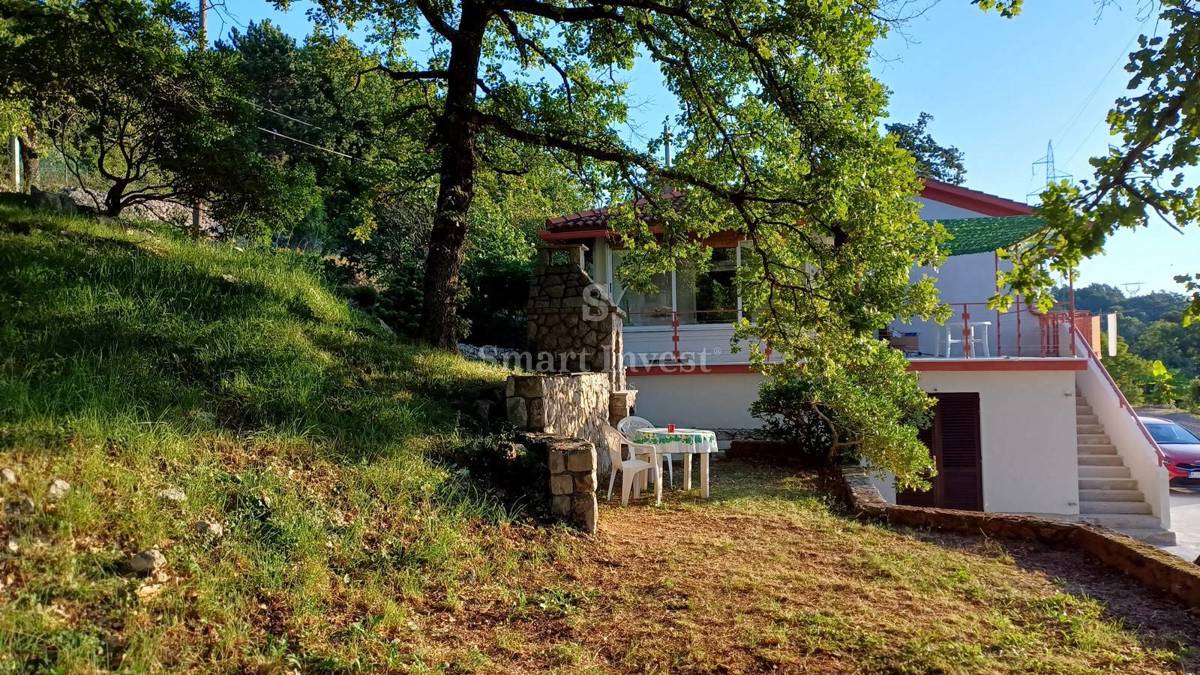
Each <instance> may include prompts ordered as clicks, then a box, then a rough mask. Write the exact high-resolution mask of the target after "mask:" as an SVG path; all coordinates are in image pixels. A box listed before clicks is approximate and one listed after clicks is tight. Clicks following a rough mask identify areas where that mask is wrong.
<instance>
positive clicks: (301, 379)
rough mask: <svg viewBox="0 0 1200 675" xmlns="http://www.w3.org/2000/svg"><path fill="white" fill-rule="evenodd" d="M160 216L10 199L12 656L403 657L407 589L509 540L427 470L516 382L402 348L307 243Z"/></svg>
mask: <svg viewBox="0 0 1200 675" xmlns="http://www.w3.org/2000/svg"><path fill="white" fill-rule="evenodd" d="M148 228H149V226H133V225H127V224H124V223H120V224H104V223H100V222H96V221H88V220H84V219H75V218H66V217H52V216H47V215H41V214H34V213H31V212H28V211H24V210H21V209H18V208H15V207H13V206H0V468H2V469H3V470H4V471H3V480H2V481H0V496H2V497H3V499H4V503H5V506H6V508H5V512H4V519H3V520H0V546H5V545H7V546H8V549H7V552H0V664H5V665H0V671H5V672H7V671H8V668H11V667H13V666H16V667H17V669H18V670H38V669H43V668H44V669H49V670H54V671H76V672H78V671H95V670H98V669H118V668H119V669H122V670H134V671H145V670H153V669H156V668H162V667H166V668H168V669H174V668H187V669H200V670H209V669H220V670H227V671H246V670H259V669H263V670H279V669H283V668H285V666H286V669H288V670H290V669H293V668H298V669H300V670H307V669H309V668H312V667H322V668H334V669H337V668H342V669H345V668H351V667H353V666H354V664H356V663H357V664H362V663H368V662H370V663H376V664H386V663H388V661H387V658H385V655H386V653H387V650H388V649H389V646H390V645H393V643H392V642H391V640H392V639H393V638H394V637H395V635H396V634H397V631H407V630H408V629H407V628H404V626H407V625H408V624H409V623H410V622H411V619H410V618H409V617H408V616H407V615H406V614H405V610H403V609H402V607H401V604H399V603H401V601H402V599H404V598H408V599H410V600H411V599H420V598H423V597H428V599H429V601H431V602H435V603H436V602H443V601H445V599H446V598H447V597H453V596H454V595H456V594H457V593H459V590H458V589H459V588H460V586H461V584H462V583H464V580H466V579H474V578H476V577H477V575H478V573H479V569H481V568H490V567H491V566H492V565H497V564H504V563H503V561H504V560H506V559H507V558H506V556H508V555H510V553H509V552H508V548H506V547H500V548H498V549H495V550H493V549H492V548H490V547H489V546H488V544H487V542H488V541H489V538H492V537H498V536H500V535H499V534H498V533H499V530H497V529H495V528H491V527H480V526H481V525H483V524H487V523H500V522H503V521H505V520H506V518H507V516H506V515H505V513H504V512H503V510H501V509H499V507H497V506H495V505H494V504H493V503H492V502H490V501H488V500H486V499H484V498H481V497H474V496H470V495H471V491H470V490H468V489H467V485H466V483H465V482H464V480H463V479H462V477H461V476H459V475H458V474H457V473H455V472H450V471H447V470H446V469H443V468H439V465H438V464H437V463H435V462H433V461H431V460H430V457H431V455H433V454H436V453H438V452H441V451H443V450H445V449H448V448H453V447H456V446H458V445H461V444H462V443H464V442H466V441H467V440H469V435H470V434H471V433H472V432H471V431H470V430H469V429H465V428H464V427H462V426H461V425H460V424H459V418H460V413H459V412H458V409H457V408H458V406H457V404H458V402H459V401H470V400H472V397H474V396H475V395H476V392H477V391H479V390H480V388H482V387H488V386H494V385H496V384H497V383H498V382H500V381H501V379H502V376H503V374H502V373H501V372H500V371H498V370H495V369H493V368H489V367H486V366H483V365H480V364H478V363H474V362H468V361H466V360H464V359H462V358H459V357H456V356H453V355H450V354H446V353H441V352H435V351H430V350H427V349H424V348H419V347H415V346H412V345H409V344H406V343H403V342H399V341H397V339H396V338H395V337H393V336H392V335H391V334H390V333H389V332H387V331H386V330H384V329H383V328H382V327H380V326H379V324H378V322H377V321H375V320H374V319H372V318H369V317H367V316H365V315H363V314H360V313H359V312H357V311H355V310H353V309H351V308H350V307H348V306H347V305H346V303H345V302H343V301H342V300H341V299H340V298H339V297H337V295H335V294H334V293H333V292H332V290H331V287H330V286H329V285H328V284H327V283H326V282H325V281H324V280H323V279H322V276H321V265H320V262H319V261H318V260H316V259H313V258H306V257H300V256H298V255H296V254H293V253H289V252H284V251H270V250H246V251H242V250H238V249H237V248H235V247H234V246H232V245H228V244H212V243H194V242H191V241H189V240H186V239H182V238H179V237H177V236H175V235H173V234H171V233H170V232H169V231H167V230H155V229H148ZM55 481H59V482H55ZM148 549H157V550H158V551H159V553H160V554H161V555H162V560H160V561H158V562H161V563H163V564H162V565H161V567H159V568H158V569H156V570H155V571H154V572H153V573H152V574H151V575H150V576H143V575H139V574H136V573H134V571H132V570H131V569H130V568H129V567H128V564H129V562H128V561H129V560H130V558H131V556H132V555H134V554H137V553H140V552H143V551H146V550H148ZM517 554H518V552H516V551H514V552H512V553H511V555H514V556H515V555H517ZM146 560H147V561H148V562H150V563H154V562H156V559H155V558H154V557H153V555H152V554H148V557H147V558H146ZM361 616H371V617H375V619H374V620H375V621H377V622H379V623H381V624H382V625H383V628H381V629H378V630H376V631H373V632H372V633H371V634H370V635H369V636H367V635H362V636H359V637H356V638H351V633H346V631H353V630H355V629H354V627H353V626H351V625H350V624H351V623H353V621H355V620H357V619H354V618H350V617H361ZM388 626H392V628H388ZM301 637H302V638H303V639H302V642H303V646H302V647H300V646H297V645H298V643H297V642H296V641H297V640H301ZM289 643H290V644H292V647H287V645H288V644H289ZM335 645H336V646H335ZM289 654H290V655H291V656H289V657H288V658H289V659H295V658H301V659H302V660H301V661H300V662H292V661H289V662H284V661H282V660H281V659H282V658H283V656H285V655H289ZM296 654H300V656H299V657H297V656H296Z"/></svg>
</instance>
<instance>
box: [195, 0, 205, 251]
mask: <svg viewBox="0 0 1200 675" xmlns="http://www.w3.org/2000/svg"><path fill="white" fill-rule="evenodd" d="M199 38H200V51H204V49H205V48H206V47H207V46H208V0H200V35H199ZM192 238H193V239H199V238H200V200H199V199H197V200H196V201H194V202H192Z"/></svg>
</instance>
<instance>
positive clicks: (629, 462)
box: [607, 434, 662, 506]
mask: <svg viewBox="0 0 1200 675" xmlns="http://www.w3.org/2000/svg"><path fill="white" fill-rule="evenodd" d="M618 436H622V438H623V437H624V435H623V434H618ZM636 445H637V444H634V443H630V444H629V451H630V454H635V453H636V450H635V446H636ZM623 455H624V453H623V452H621V444H620V443H609V444H608V458H609V460H610V462H611V463H612V468H610V469H609V470H608V497H607V499H612V493H613V484H614V483H615V482H616V480H617V472H618V471H620V472H621V506H629V493H630V492H634V494H635V496H641V492H642V490H641V483H640V482H639V481H638V478H639V476H640V474H641V473H642V472H643V471H648V472H650V473H651V474H652V475H653V476H654V500H655V503H660V502H662V468H661V467H657V466H654V465H653V464H651V463H650V462H647V461H646V460H644V459H637V458H636V457H631V458H630V459H625V458H624V456H623Z"/></svg>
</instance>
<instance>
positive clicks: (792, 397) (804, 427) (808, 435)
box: [750, 378, 836, 465]
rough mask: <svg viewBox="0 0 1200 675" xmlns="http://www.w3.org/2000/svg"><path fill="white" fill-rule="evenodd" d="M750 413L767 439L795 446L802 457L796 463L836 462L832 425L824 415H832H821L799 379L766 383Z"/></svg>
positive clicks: (806, 385)
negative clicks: (758, 421)
mask: <svg viewBox="0 0 1200 675" xmlns="http://www.w3.org/2000/svg"><path fill="white" fill-rule="evenodd" d="M750 414H752V415H754V416H755V417H757V418H758V419H760V420H762V421H763V425H764V426H763V430H764V431H765V432H766V433H767V435H768V436H770V437H771V438H774V439H778V440H782V441H788V442H789V443H791V444H793V445H794V446H795V447H796V449H797V452H798V453H799V454H800V455H801V456H800V457H797V458H796V460H797V461H799V462H802V463H804V464H818V465H823V464H830V463H832V462H833V461H834V460H835V459H836V457H835V456H834V455H833V435H832V434H831V433H830V427H829V423H828V422H827V421H826V419H823V418H822V416H821V415H822V414H825V415H826V416H827V417H828V415H830V414H833V413H829V412H826V411H820V412H818V410H817V407H816V405H815V404H814V403H813V401H812V387H811V386H810V385H809V384H808V383H807V382H805V381H803V380H800V379H796V378H775V379H769V380H767V381H765V382H763V384H762V386H761V387H760V388H759V390H758V400H756V401H755V402H754V403H753V404H752V405H751V406H750Z"/></svg>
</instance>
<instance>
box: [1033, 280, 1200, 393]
mask: <svg viewBox="0 0 1200 675" xmlns="http://www.w3.org/2000/svg"><path fill="white" fill-rule="evenodd" d="M1066 294H1067V291H1066V289H1063V288H1060V289H1057V290H1056V295H1057V296H1058V297H1059V298H1060V299H1065V298H1066ZM1188 303H1189V300H1188V297H1187V296H1186V295H1184V294H1182V293H1171V292H1168V291H1154V292H1153V293H1145V294H1142V295H1135V296H1127V295H1126V294H1125V293H1124V292H1122V291H1121V289H1119V288H1117V287H1115V286H1109V285H1108V284H1091V285H1089V286H1085V287H1083V288H1079V289H1076V290H1075V306H1076V307H1078V308H1079V309H1083V310H1087V311H1089V312H1093V313H1096V314H1107V313H1110V312H1115V313H1117V315H1118V316H1119V317H1120V318H1119V321H1118V324H1117V333H1118V334H1119V335H1120V336H1121V338H1122V339H1124V340H1125V342H1126V343H1127V344H1128V345H1129V353H1130V354H1133V355H1135V356H1137V357H1140V358H1142V359H1145V360H1147V361H1162V362H1163V364H1164V365H1165V366H1166V367H1167V368H1169V369H1170V370H1171V371H1172V372H1173V373H1174V374H1175V380H1177V383H1176V384H1177V386H1179V387H1180V389H1181V390H1182V389H1183V387H1182V385H1185V384H1186V382H1187V380H1190V379H1192V378H1197V377H1200V323H1196V324H1192V325H1191V326H1186V327H1185V326H1183V325H1182V323H1181V319H1182V317H1183V312H1184V310H1185V309H1187V306H1188ZM1197 403H1200V401H1198V402H1197Z"/></svg>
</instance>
